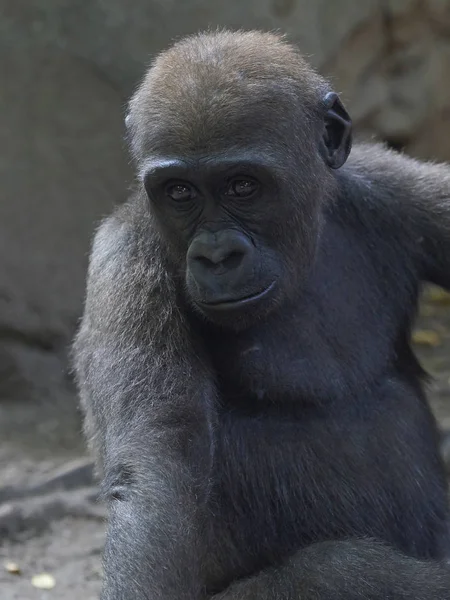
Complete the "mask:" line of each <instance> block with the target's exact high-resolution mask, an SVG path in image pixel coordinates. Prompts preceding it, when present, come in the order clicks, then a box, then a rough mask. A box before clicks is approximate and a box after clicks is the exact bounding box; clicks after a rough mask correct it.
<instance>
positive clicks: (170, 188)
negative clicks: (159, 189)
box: [165, 183, 197, 202]
mask: <svg viewBox="0 0 450 600" xmlns="http://www.w3.org/2000/svg"><path fill="white" fill-rule="evenodd" d="M165 193H166V195H167V196H169V198H171V199H172V200H174V201H175V202H187V201H188V200H192V199H193V198H195V197H196V195H197V193H196V191H195V189H194V188H193V187H192V186H191V185H189V184H188V183H171V184H169V185H167V186H166V189H165Z"/></svg>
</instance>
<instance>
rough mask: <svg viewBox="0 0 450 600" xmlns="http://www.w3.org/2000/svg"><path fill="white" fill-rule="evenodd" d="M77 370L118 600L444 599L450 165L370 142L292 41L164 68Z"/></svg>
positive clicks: (94, 290) (223, 45)
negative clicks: (417, 329) (443, 334)
mask: <svg viewBox="0 0 450 600" xmlns="http://www.w3.org/2000/svg"><path fill="white" fill-rule="evenodd" d="M126 121H127V131H128V136H129V145H130V151H131V154H132V157H133V159H134V163H135V166H136V182H135V185H134V188H133V191H132V194H131V197H130V199H129V200H128V201H127V202H126V203H124V204H123V205H121V206H120V207H118V208H117V209H116V210H115V212H114V213H113V215H112V216H110V217H109V218H107V219H106V220H105V221H104V222H103V223H102V224H101V226H100V227H99V229H98V231H97V233H96V235H95V240H94V242H93V249H92V253H91V258H90V267H89V273H88V282H87V295H86V302H85V310H84V315H83V318H82V322H81V325H80V329H79V331H78V333H77V337H76V340H75V343H74V365H75V371H76V378H77V383H78V387H79V390H80V395H81V402H82V407H83V411H84V415H85V428H86V435H87V437H88V438H89V440H90V444H91V447H92V449H93V452H94V453H95V456H96V462H97V466H98V471H99V476H100V477H101V481H102V493H103V495H104V497H105V498H106V500H107V502H108V511H109V518H108V532H107V541H106V546H105V552H104V583H103V592H102V598H103V600H202V599H212V598H214V600H253V599H255V600H406V599H407V600H448V599H449V598H450V567H449V566H448V563H447V557H448V555H449V549H450V544H449V529H448V508H447V488H446V479H445V474H444V469H443V464H442V462H441V458H440V453H439V448H438V432H437V427H436V423H435V421H434V419H433V416H432V414H431V412H430V408H429V406H428V404H427V401H426V398H425V395H424V391H423V386H424V372H423V371H422V369H421V367H420V365H419V363H418V361H417V360H416V358H415V356H414V354H413V352H412V350H411V345H410V332H411V325H412V322H413V320H414V316H415V313H416V308H417V303H418V296H419V294H420V290H421V284H422V282H433V283H434V284H437V285H440V286H443V287H447V288H449V287H450V168H449V167H447V166H445V165H439V164H431V163H424V162H420V161H417V160H414V159H412V158H408V157H407V156H404V155H402V154H401V153H397V152H394V151H392V150H389V149H386V148H385V147H383V146H382V145H376V144H374V145H370V144H369V145H365V144H362V145H357V144H355V145H354V147H353V150H351V147H352V133H351V120H350V117H349V116H348V113H347V112H346V109H345V108H344V106H343V104H342V103H341V100H340V99H339V96H338V95H337V94H336V93H335V92H334V91H333V90H332V89H331V87H330V85H329V83H328V82H327V81H326V80H325V79H323V78H322V77H321V76H320V75H318V74H317V73H316V72H315V71H314V70H313V69H312V68H311V67H310V66H309V65H308V64H307V63H306V62H305V60H304V59H303V58H302V56H301V54H300V53H299V52H298V50H297V49H296V48H295V47H293V46H292V45H290V44H289V43H288V42H287V41H285V40H284V38H283V37H280V36H278V35H275V34H271V33H262V32H253V31H250V32H241V31H239V32H231V31H216V32H207V33H202V34H198V35H194V36H190V37H187V38H184V39H182V40H180V41H178V42H177V43H176V44H175V45H173V46H172V47H171V48H170V49H169V50H167V51H166V52H163V53H162V54H161V55H159V56H158V57H156V59H155V60H154V62H153V64H152V66H151V68H150V69H149V71H148V72H147V74H146V76H145V78H144V79H143V82H142V83H141V85H140V87H139V88H138V89H137V91H136V93H135V94H134V96H133V98H132V99H131V102H130V104H129V110H128V116H127V119H126Z"/></svg>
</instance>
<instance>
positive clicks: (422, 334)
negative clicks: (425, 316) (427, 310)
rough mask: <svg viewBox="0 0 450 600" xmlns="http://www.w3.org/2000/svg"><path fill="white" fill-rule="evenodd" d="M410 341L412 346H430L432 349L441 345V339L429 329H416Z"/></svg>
mask: <svg viewBox="0 0 450 600" xmlns="http://www.w3.org/2000/svg"><path fill="white" fill-rule="evenodd" d="M412 341H413V343H414V344H418V345H420V346H432V347H433V348H435V347H436V346H440V345H441V338H440V337H439V335H438V334H437V333H436V332H435V331H432V330H431V329H417V330H416V331H414V333H413V335H412Z"/></svg>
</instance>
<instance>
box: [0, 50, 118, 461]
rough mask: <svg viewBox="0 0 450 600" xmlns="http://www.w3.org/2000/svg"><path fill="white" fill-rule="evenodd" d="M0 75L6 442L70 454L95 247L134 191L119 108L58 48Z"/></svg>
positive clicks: (8, 66)
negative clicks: (36, 438) (78, 332)
mask: <svg viewBox="0 0 450 600" xmlns="http://www.w3.org/2000/svg"><path fill="white" fill-rule="evenodd" d="M0 69H1V72H2V74H3V76H2V93H1V96H0V143H1V146H2V148H3V149H4V152H3V155H2V161H1V162H0V181H1V186H2V187H1V194H2V201H1V202H0V438H1V439H2V444H4V443H5V441H7V440H8V439H9V440H19V439H20V438H21V436H22V435H23V436H24V437H29V436H30V435H36V434H40V435H41V439H42V442H43V445H45V444H49V443H50V442H52V441H57V443H58V444H59V445H60V446H61V447H62V449H63V450H64V449H69V448H71V447H73V445H74V444H77V443H78V440H79V432H80V424H79V415H78V412H77V408H76V401H75V396H74V390H73V386H72V383H71V381H70V378H69V377H68V375H67V370H68V364H67V350H68V346H69V344H70V340H71V338H72V336H73V333H74V331H75V327H76V324H77V320H78V318H79V316H80V312H81V306H82V301H83V296H84V287H85V271H86V264H87V253H88V249H89V244H90V239H91V237H92V235H93V231H94V227H95V224H96V222H97V221H98V220H99V219H100V217H102V216H103V215H105V214H107V213H109V212H110V211H111V209H112V206H113V204H114V203H117V202H120V201H122V200H123V198H124V197H125V195H126V185H127V182H128V181H129V171H128V165H127V159H126V156H125V154H124V152H123V142H122V138H123V127H122V109H121V102H122V98H121V96H120V94H118V93H117V91H116V90H115V89H114V88H113V87H112V86H111V85H109V84H108V83H107V82H105V81H104V79H103V78H102V77H101V76H99V74H98V72H97V71H96V68H95V67H94V66H93V65H91V64H89V63H87V62H86V61H83V60H81V59H80V58H74V57H71V56H70V55H69V54H68V53H66V52H64V51H62V50H61V49H58V48H55V47H51V46H48V47H43V46H39V45H36V46H34V47H33V48H30V47H28V46H27V45H26V44H24V45H23V46H21V45H20V44H17V46H16V47H15V48H14V51H13V52H11V51H10V49H7V48H5V47H3V48H2V49H0ZM23 402H26V403H28V405H29V407H30V410H28V411H24V410H23V406H22V403H23ZM39 428H40V430H39ZM22 441H23V440H21V442H22ZM10 448H11V452H12V454H14V450H13V449H12V447H10ZM1 456H2V453H0V457H1Z"/></svg>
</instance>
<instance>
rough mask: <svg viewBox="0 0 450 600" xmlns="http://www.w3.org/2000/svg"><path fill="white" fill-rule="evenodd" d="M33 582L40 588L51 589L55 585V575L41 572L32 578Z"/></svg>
mask: <svg viewBox="0 0 450 600" xmlns="http://www.w3.org/2000/svg"><path fill="white" fill-rule="evenodd" d="M31 583H32V584H33V585H34V587H36V588H39V589H40V590H51V589H52V588H54V587H55V584H56V581H55V578H54V577H53V575H50V574H49V573H40V574H39V575H34V576H33V577H32V578H31Z"/></svg>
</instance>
